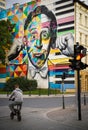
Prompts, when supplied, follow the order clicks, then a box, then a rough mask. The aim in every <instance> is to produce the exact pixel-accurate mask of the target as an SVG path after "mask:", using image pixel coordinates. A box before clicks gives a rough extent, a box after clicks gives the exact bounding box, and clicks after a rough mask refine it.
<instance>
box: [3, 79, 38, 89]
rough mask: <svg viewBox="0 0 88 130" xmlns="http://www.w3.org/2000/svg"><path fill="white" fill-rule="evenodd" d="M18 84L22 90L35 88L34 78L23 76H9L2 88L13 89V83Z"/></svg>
mask: <svg viewBox="0 0 88 130" xmlns="http://www.w3.org/2000/svg"><path fill="white" fill-rule="evenodd" d="M15 84H19V86H20V88H21V89H22V90H23V91H28V90H30V89H31V90H35V89H36V88H37V81H36V80H29V79H27V78H25V77H16V78H10V79H9V80H7V82H6V84H5V87H4V88H3V89H4V90H5V91H12V90H13V89H14V85H15Z"/></svg>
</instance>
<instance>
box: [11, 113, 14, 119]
mask: <svg viewBox="0 0 88 130" xmlns="http://www.w3.org/2000/svg"><path fill="white" fill-rule="evenodd" d="M10 118H11V120H13V119H14V114H13V112H11V113H10Z"/></svg>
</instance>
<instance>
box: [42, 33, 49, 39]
mask: <svg viewBox="0 0 88 130" xmlns="http://www.w3.org/2000/svg"><path fill="white" fill-rule="evenodd" d="M48 38H49V32H47V31H43V32H42V39H44V40H46V39H48Z"/></svg>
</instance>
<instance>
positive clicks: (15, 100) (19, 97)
mask: <svg viewBox="0 0 88 130" xmlns="http://www.w3.org/2000/svg"><path fill="white" fill-rule="evenodd" d="M14 87H15V89H14V90H13V91H12V93H11V95H10V97H9V100H11V101H12V102H10V104H9V108H10V110H11V112H12V113H13V114H15V110H14V107H15V106H16V105H19V106H22V103H23V92H22V90H21V89H20V88H19V85H18V84H15V86H14ZM20 109H21V108H20Z"/></svg>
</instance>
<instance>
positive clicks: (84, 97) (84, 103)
mask: <svg viewBox="0 0 88 130" xmlns="http://www.w3.org/2000/svg"><path fill="white" fill-rule="evenodd" d="M84 105H86V95H85V93H84Z"/></svg>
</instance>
